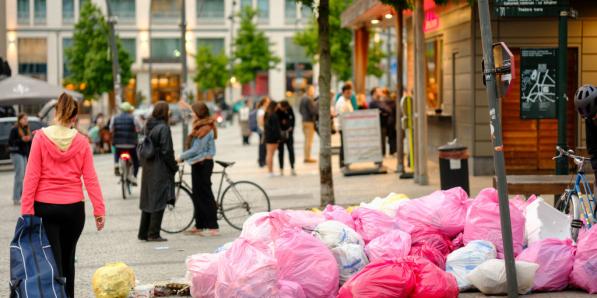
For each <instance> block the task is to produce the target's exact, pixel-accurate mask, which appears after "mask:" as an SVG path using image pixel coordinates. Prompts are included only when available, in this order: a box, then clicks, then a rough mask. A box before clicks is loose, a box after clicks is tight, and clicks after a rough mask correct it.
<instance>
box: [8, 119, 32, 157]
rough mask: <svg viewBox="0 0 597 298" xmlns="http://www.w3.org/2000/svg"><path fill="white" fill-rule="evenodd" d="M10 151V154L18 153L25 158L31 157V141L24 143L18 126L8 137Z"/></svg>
mask: <svg viewBox="0 0 597 298" xmlns="http://www.w3.org/2000/svg"><path fill="white" fill-rule="evenodd" d="M8 150H9V151H10V153H16V154H20V155H23V156H25V157H29V151H30V150H31V141H29V142H25V141H23V139H22V138H21V137H20V136H19V128H18V127H16V126H14V127H13V128H12V129H11V130H10V134H9V136H8Z"/></svg>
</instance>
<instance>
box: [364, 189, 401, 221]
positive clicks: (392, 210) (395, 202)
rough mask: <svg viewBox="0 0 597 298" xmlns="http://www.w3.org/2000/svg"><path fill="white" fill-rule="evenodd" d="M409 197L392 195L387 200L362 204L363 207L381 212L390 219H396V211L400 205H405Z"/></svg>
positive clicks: (379, 199)
mask: <svg viewBox="0 0 597 298" xmlns="http://www.w3.org/2000/svg"><path fill="white" fill-rule="evenodd" d="M407 200H408V197H407V196H406V195H404V194H396V193H390V194H389V195H387V196H386V197H385V198H379V197H377V198H375V199H373V201H371V202H369V203H361V205H360V206H361V207H365V208H369V209H374V210H377V211H381V212H383V213H385V214H386V215H388V216H389V217H392V218H394V217H396V211H398V208H399V207H400V205H402V204H404V203H405V202H406V201H407Z"/></svg>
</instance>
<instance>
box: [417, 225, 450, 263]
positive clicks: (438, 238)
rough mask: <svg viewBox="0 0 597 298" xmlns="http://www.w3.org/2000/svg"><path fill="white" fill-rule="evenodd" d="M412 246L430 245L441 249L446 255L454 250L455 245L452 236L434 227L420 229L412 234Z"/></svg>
mask: <svg viewBox="0 0 597 298" xmlns="http://www.w3.org/2000/svg"><path fill="white" fill-rule="evenodd" d="M410 236H411V239H412V246H413V247H415V246H421V245H428V246H430V247H433V248H435V249H437V250H438V251H440V252H441V253H442V254H443V255H444V256H447V255H448V254H449V253H451V252H452V250H454V249H453V246H452V241H451V240H450V238H448V237H446V236H444V235H443V234H441V233H440V232H439V231H434V230H432V229H429V228H427V229H419V230H416V231H414V232H412V233H411V234H410Z"/></svg>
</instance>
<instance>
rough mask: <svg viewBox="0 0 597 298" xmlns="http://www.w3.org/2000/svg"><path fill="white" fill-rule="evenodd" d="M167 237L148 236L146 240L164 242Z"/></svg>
mask: <svg viewBox="0 0 597 298" xmlns="http://www.w3.org/2000/svg"><path fill="white" fill-rule="evenodd" d="M166 241H168V239H166V238H162V237H155V238H154V237H148V238H147V242H166Z"/></svg>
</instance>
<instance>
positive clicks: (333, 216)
mask: <svg viewBox="0 0 597 298" xmlns="http://www.w3.org/2000/svg"><path fill="white" fill-rule="evenodd" d="M323 216H324V217H325V219H327V220H335V221H339V222H341V223H343V224H345V225H347V226H349V227H350V228H351V229H353V230H354V221H353V220H352V216H351V215H350V213H348V211H346V209H344V208H342V207H340V206H337V205H327V206H326V207H325V209H324V210H323Z"/></svg>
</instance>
